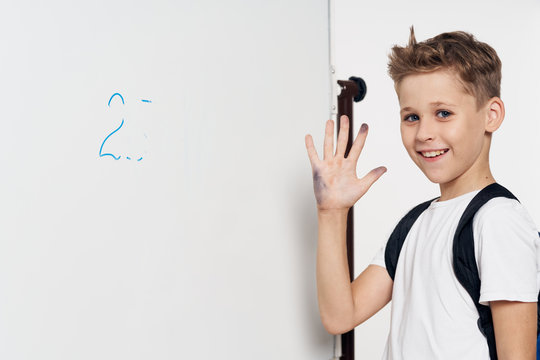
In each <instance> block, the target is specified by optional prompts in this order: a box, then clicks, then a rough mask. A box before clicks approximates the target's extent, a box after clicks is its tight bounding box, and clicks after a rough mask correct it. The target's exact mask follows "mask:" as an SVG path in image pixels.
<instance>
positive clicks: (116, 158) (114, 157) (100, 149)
mask: <svg viewBox="0 0 540 360" xmlns="http://www.w3.org/2000/svg"><path fill="white" fill-rule="evenodd" d="M122 125H124V119H122V123H121V124H120V126H119V127H118V129H116V130H114V131H113V132H112V133H110V134H109V135H107V137H106V138H105V140H103V142H102V143H101V147H100V148H99V157H104V156H112V158H113V159H114V160H120V156H118V157H117V156H114V155H113V154H110V153H106V154H102V153H101V151H103V145H105V142H106V141H107V139H108V138H110V137H111V135H112V134H114V133H115V132H117V131H118V130H120V128H121V127H122Z"/></svg>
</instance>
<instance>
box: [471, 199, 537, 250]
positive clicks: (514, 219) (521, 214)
mask: <svg viewBox="0 0 540 360" xmlns="http://www.w3.org/2000/svg"><path fill="white" fill-rule="evenodd" d="M473 231H474V238H475V243H476V247H477V250H480V249H482V248H484V249H485V248H486V246H488V247H492V248H494V249H495V247H497V248H498V250H499V251H502V250H503V249H504V248H506V247H508V249H509V248H514V247H515V246H516V245H517V244H521V246H522V247H524V248H528V249H529V251H531V250H533V251H534V249H535V247H536V245H537V244H539V243H540V241H539V237H538V230H537V227H536V225H535V224H534V221H533V220H532V219H531V216H530V215H529V213H528V212H527V210H526V209H525V207H524V206H523V205H522V204H521V203H520V202H519V201H517V200H515V199H508V198H504V197H497V198H493V199H491V200H489V201H488V202H487V203H486V204H484V206H482V207H481V208H480V209H479V210H478V212H477V213H476V215H475V217H474V219H473ZM478 247H480V249H478Z"/></svg>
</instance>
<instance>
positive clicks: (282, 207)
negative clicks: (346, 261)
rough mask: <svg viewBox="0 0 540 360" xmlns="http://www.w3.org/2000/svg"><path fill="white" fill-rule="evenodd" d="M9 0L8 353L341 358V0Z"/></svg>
mask: <svg viewBox="0 0 540 360" xmlns="http://www.w3.org/2000/svg"><path fill="white" fill-rule="evenodd" d="M2 5H3V6H2V11H1V12H0V38H1V39H2V47H1V48H0V64H1V66H0V79H1V80H0V81H1V84H2V85H1V86H0V104H1V106H0V121H1V125H2V132H1V134H2V141H1V142H0V161H1V164H2V170H1V176H0V199H1V201H2V206H1V207H0V209H1V210H0V211H1V213H0V358H2V359H10V360H30V359H32V360H34V359H35V360H37V359H39V360H47V359H51V360H52V359H54V360H60V359H66V360H67V359H69V360H71V359H79V360H84V359H92V360H93V359H104V360H105V359H111V360H112V359H114V360H118V359H133V360H134V359H160V360H163V359H192V358H197V359H277V358H280V359H293V358H294V359H306V360H307V359H309V360H312V359H328V358H330V357H331V354H332V338H331V336H329V335H328V334H327V333H326V332H325V330H324V329H323V327H322V325H321V323H320V320H319V316H318V309H317V302H316V289H315V248H316V236H317V234H316V231H317V227H316V212H315V201H314V197H313V193H312V192H313V191H312V180H311V168H310V165H309V161H308V158H307V155H306V152H305V148H304V135H305V134H306V133H308V132H311V133H314V134H315V140H316V141H318V142H319V143H321V140H322V136H321V134H322V129H323V126H324V121H325V120H326V118H327V114H328V107H329V101H328V92H329V85H328V84H329V83H328V44H327V31H328V29H327V3H326V1H322V0H317V1H311V0H310V1H308V0H295V1H272V2H268V1H242V0H232V1H218V0H214V1H211V0H206V1H196V2H195V1H166V0H155V1H151V2H148V1H121V0H115V1H101V0H99V1H84V2H83V1H81V2H73V1H61V0H52V1H47V2H41V1H4V2H3V3H2ZM115 93H120V94H122V96H123V98H124V100H125V104H122V103H121V100H120V97H119V96H115V97H114V98H113V101H112V103H111V106H110V107H109V106H108V105H107V104H108V101H109V99H110V98H111V96H112V95H113V94H115ZM142 100H149V101H151V102H143V101H142ZM122 119H124V120H125V124H124V125H123V127H122V128H121V129H120V130H119V131H117V132H116V133H115V134H113V135H112V136H111V137H110V138H109V140H108V141H107V142H106V144H105V145H104V148H103V151H102V152H101V153H102V154H106V153H111V154H113V155H115V156H116V157H118V156H121V158H120V159H119V160H114V159H113V157H112V156H102V157H100V156H99V154H100V151H99V150H100V147H101V145H102V144H103V141H104V139H105V137H106V136H107V135H108V134H110V133H111V132H112V131H113V130H114V129H116V128H118V126H119V125H120V124H121V120H122ZM128 156H129V157H130V158H131V160H128V159H127V157H128ZM141 157H142V159H141V160H140V161H138V159H140V158H141Z"/></svg>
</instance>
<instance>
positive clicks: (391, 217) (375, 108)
mask: <svg viewBox="0 0 540 360" xmlns="http://www.w3.org/2000/svg"><path fill="white" fill-rule="evenodd" d="M539 16H540V2H538V1H532V0H528V1H519V2H515V1H500V0H499V1H485V0H482V1H464V0H459V1H455V2H452V3H449V2H439V1H427V0H426V1H418V0H416V1H406V2H404V1H397V0H393V1H379V2H369V4H368V3H366V2H360V1H350V0H339V1H335V17H334V23H335V28H334V31H335V32H334V39H335V53H334V57H335V66H336V74H337V78H338V79H347V78H348V77H349V76H352V75H354V76H360V77H362V78H363V79H364V80H365V81H366V83H367V88H368V90H367V95H366V97H365V99H364V100H363V101H362V102H361V103H359V104H357V105H356V106H355V132H356V131H358V127H359V126H360V125H361V123H362V122H366V123H368V124H369V126H370V132H369V135H368V140H367V143H366V146H365V148H364V151H363V153H362V155H361V158H360V161H359V166H358V174H359V176H363V175H364V174H365V173H366V172H368V171H369V170H371V169H372V168H375V167H377V166H380V165H384V166H386V167H387V168H388V172H387V173H386V174H384V175H383V177H382V178H381V179H380V180H379V182H378V183H376V184H375V185H374V186H373V187H372V189H371V190H370V191H369V192H368V194H367V195H365V196H364V198H362V199H361V200H360V201H359V202H358V203H357V205H356V207H355V241H356V243H355V244H356V245H355V261H356V266H355V273H356V275H358V274H359V273H360V272H361V271H362V270H363V269H364V268H365V267H366V266H367V265H368V264H369V262H370V261H371V259H372V257H373V256H374V254H375V252H376V251H377V250H378V249H379V247H380V246H381V244H382V243H383V242H384V241H385V240H386V239H387V237H388V236H389V235H390V233H391V231H392V229H393V227H394V226H395V224H396V223H397V221H398V220H399V219H400V218H401V217H402V216H403V215H404V214H405V212H406V211H407V210H409V209H410V208H412V207H413V206H414V205H416V204H418V203H420V202H421V201H425V200H428V199H430V198H433V197H435V196H438V195H439V192H438V186H437V185H436V184H432V183H430V182H429V180H427V179H426V178H425V177H424V175H423V174H422V173H421V172H420V170H418V169H417V168H416V166H415V165H414V163H413V162H412V161H411V160H410V159H409V157H408V155H407V153H406V151H405V149H404V148H403V146H402V144H401V138H400V134H399V104H398V101H397V96H396V94H395V92H394V89H393V82H392V80H391V79H390V77H389V76H388V75H387V73H386V72H387V63H388V53H389V52H390V49H391V47H392V46H393V45H394V44H399V45H401V46H404V45H406V44H407V43H408V39H409V28H410V26H411V25H414V28H415V33H416V38H417V40H418V41H423V40H425V39H427V38H430V37H433V36H436V35H438V34H439V33H442V32H446V31H455V30H463V31H467V32H471V33H472V34H473V35H475V36H476V38H477V39H478V40H480V41H483V42H486V43H488V44H490V45H491V46H492V47H494V48H495V50H496V51H497V53H498V55H499V57H500V58H501V60H502V64H503V65H502V74H503V76H502V85H501V98H502V100H503V101H504V103H505V106H506V117H505V121H504V123H503V125H502V126H501V127H500V128H499V130H498V131H497V132H496V133H495V134H494V137H493V141H492V149H491V169H492V172H493V174H494V176H495V179H496V180H497V181H498V182H499V183H501V184H502V185H504V186H506V187H508V188H509V189H510V190H511V191H512V192H513V193H514V194H515V195H516V196H517V197H518V199H520V201H521V202H522V203H523V204H525V206H526V207H527V209H528V210H529V212H530V214H531V216H532V218H533V220H534V221H535V222H536V224H537V225H538V224H540V202H539V199H540V188H539V187H538V183H539V181H540V163H539V159H540V150H539V148H538V146H537V144H538V142H537V140H538V137H539V136H540V114H539V112H538V109H537V105H538V99H539V98H540V87H539V86H538V83H539V80H540V68H539V67H538V59H539V58H540V48H539V47H538V46H537V45H536V39H538V38H540V23H539V22H538V18H539ZM389 309H390V306H387V307H385V308H384V309H383V310H382V311H381V312H380V313H379V314H377V315H375V316H374V317H373V318H372V319H370V320H368V321H367V322H366V323H364V324H363V325H361V326H359V327H358V328H357V329H356V358H357V359H378V358H380V357H381V355H382V351H383V348H384V344H385V342H386V336H387V333H388V325H389V321H390V311H389Z"/></svg>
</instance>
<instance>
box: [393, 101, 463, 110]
mask: <svg viewBox="0 0 540 360" xmlns="http://www.w3.org/2000/svg"><path fill="white" fill-rule="evenodd" d="M429 105H431V106H432V107H437V106H441V105H446V106H456V105H454V104H449V103H445V102H443V101H434V102H430V103H429ZM411 110H413V108H412V107H409V106H407V107H404V108H403V109H401V110H400V112H404V111H411Z"/></svg>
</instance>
